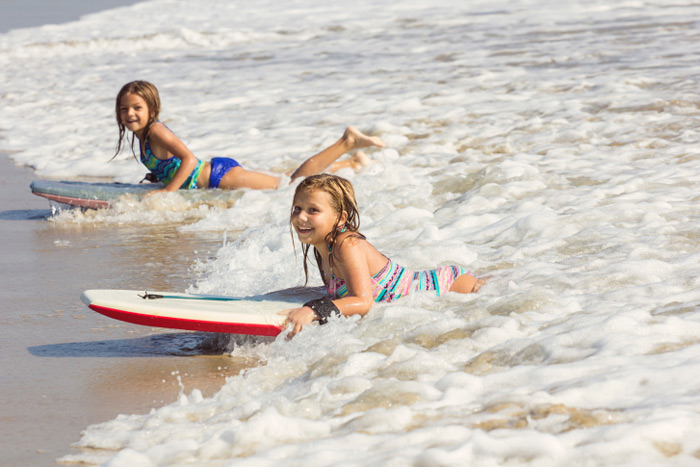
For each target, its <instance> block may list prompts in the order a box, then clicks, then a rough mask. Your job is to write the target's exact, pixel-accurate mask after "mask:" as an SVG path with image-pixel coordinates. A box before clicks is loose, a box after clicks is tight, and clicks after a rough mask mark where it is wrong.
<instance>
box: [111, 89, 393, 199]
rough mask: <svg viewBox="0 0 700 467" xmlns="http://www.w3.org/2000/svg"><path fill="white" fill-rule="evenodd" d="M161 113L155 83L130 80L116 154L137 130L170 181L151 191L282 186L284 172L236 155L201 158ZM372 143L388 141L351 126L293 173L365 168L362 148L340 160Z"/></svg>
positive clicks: (119, 104) (147, 156) (154, 166)
mask: <svg viewBox="0 0 700 467" xmlns="http://www.w3.org/2000/svg"><path fill="white" fill-rule="evenodd" d="M159 115H160V96H159V94H158V89H156V87H155V86H154V85H153V84H151V83H149V82H147V81H132V82H130V83H127V84H125V85H124V86H123V87H122V89H121V90H120V91H119V94H117V99H116V117H117V125H118V126H119V140H118V143H117V150H116V153H115V157H116V155H117V154H119V152H120V150H121V149H122V145H123V142H124V140H125V139H126V132H127V130H128V131H131V132H132V138H131V149H132V152H134V137H135V138H137V139H138V141H139V154H140V157H139V158H140V160H141V162H142V163H143V164H144V165H145V166H146V167H147V168H148V170H150V172H151V174H152V175H153V176H154V177H155V178H156V179H157V180H159V181H160V182H162V183H163V184H164V185H165V188H163V189H160V190H154V191H153V192H151V193H149V194H153V193H159V192H168V191H175V190H178V189H194V188H222V189H236V188H252V189H271V188H277V187H278V186H279V183H280V179H281V178H280V177H279V176H275V175H268V174H265V173H261V172H255V171H252V170H247V169H244V168H243V167H242V166H241V164H240V163H239V162H238V161H236V160H235V159H232V158H228V157H215V158H213V159H212V160H211V161H210V162H203V161H201V160H199V159H197V157H195V155H194V154H193V153H192V151H190V150H189V149H188V148H187V146H186V145H185V144H184V143H183V142H182V141H180V139H179V138H178V137H177V136H175V134H174V133H173V132H172V131H171V130H170V129H169V128H168V127H166V126H165V125H164V124H162V123H161V122H159V121H158V117H159ZM368 146H377V147H383V146H384V143H383V142H382V140H381V139H379V138H377V137H370V136H367V135H365V134H363V133H361V132H360V131H358V130H357V129H356V128H354V127H348V128H347V129H346V130H345V132H344V133H343V136H342V137H341V138H340V139H339V140H338V141H337V142H335V143H334V144H333V145H331V146H329V147H328V148H326V149H324V150H323V151H321V152H320V153H318V154H316V155H314V156H312V157H310V158H309V159H307V160H306V161H304V162H303V163H302V164H301V165H300V166H299V167H298V168H297V169H296V170H295V171H294V172H293V173H292V174H291V178H292V180H294V179H296V178H298V177H305V176H308V175H311V174H315V173H319V172H321V171H323V170H325V169H326V168H328V167H329V166H331V165H332V166H331V170H338V169H340V168H343V167H352V168H355V169H357V168H360V167H362V166H363V165H364V164H366V161H367V159H366V156H365V155H364V153H362V152H358V154H356V155H355V156H353V158H352V159H350V160H346V161H340V162H336V160H337V159H338V158H339V157H340V156H342V155H343V154H345V153H347V152H349V151H353V150H356V149H360V148H364V147H368ZM134 157H136V153H135V152H134ZM334 163H335V164H334Z"/></svg>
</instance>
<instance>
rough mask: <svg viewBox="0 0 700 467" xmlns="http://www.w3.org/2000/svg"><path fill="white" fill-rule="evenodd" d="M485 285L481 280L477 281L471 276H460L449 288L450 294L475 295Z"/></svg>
mask: <svg viewBox="0 0 700 467" xmlns="http://www.w3.org/2000/svg"><path fill="white" fill-rule="evenodd" d="M485 283H486V281H484V280H483V279H477V278H476V277H474V276H472V275H471V274H462V275H461V276H459V277H458V278H457V279H455V281H454V282H453V283H452V285H451V286H450V292H457V293H476V292H478V291H479V289H480V288H481V287H482V286H483V285H484V284H485Z"/></svg>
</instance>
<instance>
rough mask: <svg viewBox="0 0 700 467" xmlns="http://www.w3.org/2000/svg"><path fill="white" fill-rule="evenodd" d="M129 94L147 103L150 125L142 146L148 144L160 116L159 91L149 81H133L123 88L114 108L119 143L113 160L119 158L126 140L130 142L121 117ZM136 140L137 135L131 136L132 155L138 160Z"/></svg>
mask: <svg viewBox="0 0 700 467" xmlns="http://www.w3.org/2000/svg"><path fill="white" fill-rule="evenodd" d="M127 94H136V95H137V96H139V97H140V98H141V99H143V100H144V101H145V102H146V106H147V107H148V123H147V124H146V128H145V131H144V132H143V135H144V138H143V141H141V144H146V141H147V140H148V135H150V134H151V128H153V124H154V123H156V122H157V121H158V116H159V115H160V95H159V94H158V89H157V88H156V87H155V86H154V85H153V84H151V83H149V82H148V81H131V82H130V83H126V84H125V85H124V86H122V88H121V90H120V91H119V94H117V100H116V103H115V106H114V110H115V112H116V116H117V125H118V127H119V140H118V141H117V149H116V151H115V153H114V156H113V157H112V159H114V158H115V157H117V154H119V151H121V149H122V143H123V141H124V139H127V140H128V137H126V127H125V126H124V124H123V123H122V119H121V116H120V115H119V107H120V103H121V100H122V98H123V97H124V96H126V95H127ZM134 139H135V135H131V153H132V154H133V155H134V157H135V158H136V159H137V160H138V157H136V152H135V151H134Z"/></svg>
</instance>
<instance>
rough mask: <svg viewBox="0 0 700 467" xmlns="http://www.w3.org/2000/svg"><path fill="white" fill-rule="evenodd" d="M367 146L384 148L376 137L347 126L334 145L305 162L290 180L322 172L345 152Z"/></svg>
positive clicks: (382, 143) (382, 142)
mask: <svg viewBox="0 0 700 467" xmlns="http://www.w3.org/2000/svg"><path fill="white" fill-rule="evenodd" d="M368 146H377V147H380V148H383V147H384V141H382V140H381V139H379V138H378V137H376V136H367V135H365V134H364V133H362V132H361V131H360V130H358V129H357V128H355V127H352V126H349V127H348V128H347V129H346V130H345V133H343V136H342V137H341V138H340V139H339V140H338V141H336V142H335V143H334V144H332V145H331V146H329V147H328V148H326V149H324V150H323V151H321V152H319V153H318V154H316V155H314V156H311V157H310V158H308V159H307V160H305V161H304V162H303V163H302V164H301V165H300V166H299V168H297V169H296V170H295V171H294V173H292V175H291V177H292V180H294V179H296V178H299V177H308V176H309V175H314V174H317V173H321V172H323V171H324V170H325V169H326V168H327V167H328V166H330V165H331V164H332V163H333V162H335V161H336V160H337V159H338V158H339V157H340V156H342V155H343V154H345V153H346V152H349V151H353V150H355V149H361V148H366V147H368Z"/></svg>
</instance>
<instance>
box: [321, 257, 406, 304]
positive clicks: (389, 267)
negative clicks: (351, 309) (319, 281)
mask: <svg viewBox="0 0 700 467" xmlns="http://www.w3.org/2000/svg"><path fill="white" fill-rule="evenodd" d="M397 268H398V269H400V270H402V269H403V268H402V267H401V266H398V265H396V264H394V262H393V261H391V259H388V258H387V263H386V266H384V267H383V268H382V270H381V271H379V272H378V273H376V274H375V275H373V276H372V295H373V297H374V301H375V302H390V301H392V300H393V299H394V298H398V297H395V296H394V295H393V294H392V293H391V291H390V290H388V289H387V285H389V284H392V283H393V281H392V277H394V276H395V275H396V273H397ZM400 270H399V271H398V272H399V274H400V272H401V271H400ZM326 288H327V290H328V294H329V295H330V296H331V297H332V298H343V297H344V296H346V295H347V294H348V287H347V285H346V284H345V280H343V279H340V278H338V277H335V276H334V275H333V272H332V271H331V279H330V280H329V281H328V283H327V284H326Z"/></svg>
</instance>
